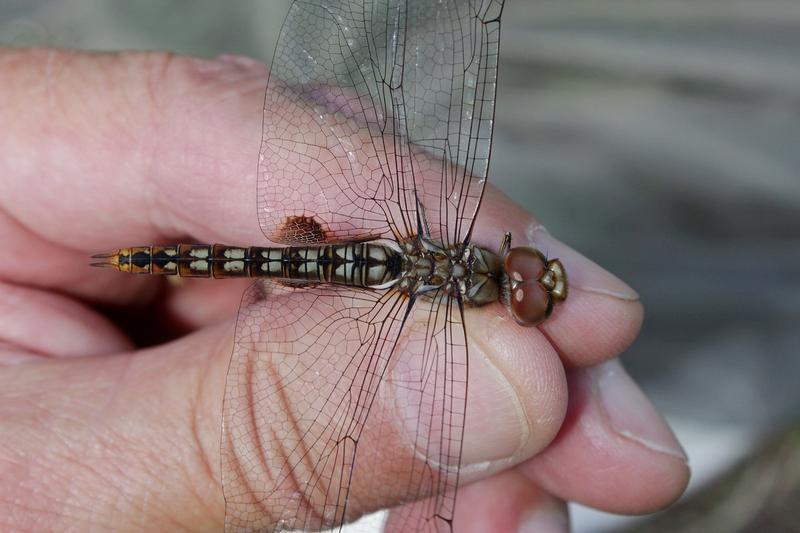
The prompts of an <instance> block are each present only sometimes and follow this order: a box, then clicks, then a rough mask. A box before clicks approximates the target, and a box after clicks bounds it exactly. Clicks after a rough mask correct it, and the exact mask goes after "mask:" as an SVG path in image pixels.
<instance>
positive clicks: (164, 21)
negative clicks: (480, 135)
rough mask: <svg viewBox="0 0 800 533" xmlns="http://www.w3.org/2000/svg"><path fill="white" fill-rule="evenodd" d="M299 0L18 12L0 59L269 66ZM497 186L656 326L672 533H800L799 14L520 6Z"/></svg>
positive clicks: (507, 66) (22, 1)
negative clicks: (109, 54) (672, 487)
mask: <svg viewBox="0 0 800 533" xmlns="http://www.w3.org/2000/svg"><path fill="white" fill-rule="evenodd" d="M287 6H288V2H287V1H285V0H238V1H237V2H226V3H223V2H219V1H217V0H172V1H169V2H164V1H156V0H137V1H136V2H130V1H125V0H0V45H4V46H64V47H77V48H85V49H96V50H119V49H170V50H174V51H176V52H179V53H184V54H192V55H198V56H206V57H213V56H216V55H218V54H220V53H236V54H246V55H250V56H253V57H257V58H259V59H261V60H263V61H269V59H270V58H271V55H272V50H273V47H274V44H275V40H276V38H277V33H278V30H279V28H280V24H281V23H282V21H283V17H284V15H285V13H286V10H287ZM500 63H501V67H500V81H499V89H498V102H497V125H496V130H495V145H494V152H493V161H492V173H491V180H492V182H493V183H494V184H496V185H497V186H499V187H500V188H502V189H504V190H505V191H506V192H508V193H509V194H512V195H513V196H514V198H516V199H524V203H525V204H526V206H527V207H528V208H529V209H530V210H532V211H533V212H535V213H536V214H537V216H538V217H539V218H540V220H542V221H543V223H544V224H545V225H546V226H547V227H548V228H549V229H550V231H551V232H552V233H554V234H555V235H557V236H558V237H559V238H560V239H562V240H563V241H565V242H568V243H570V244H571V245H573V246H574V247H576V248H577V249H579V250H581V251H582V252H583V253H585V254H586V255H588V256H589V257H591V258H593V259H595V260H596V261H597V262H598V263H600V264H602V265H604V266H605V267H607V268H608V269H609V270H611V271H612V272H615V273H616V274H618V275H619V276H620V277H621V278H623V279H625V280H626V281H628V282H629V283H630V284H631V285H633V287H635V288H636V289H637V290H638V291H639V293H640V294H641V296H642V300H643V301H644V304H645V307H646V309H647V313H648V315H647V320H646V322H645V325H644V329H643V331H642V335H641V337H640V338H639V340H638V341H637V342H636V344H635V345H634V346H633V347H632V348H631V349H630V350H629V351H628V352H627V353H626V354H625V355H624V358H623V359H624V362H625V364H626V366H627V367H628V369H629V371H630V372H631V374H633V376H634V377H635V378H636V379H637V380H638V381H639V382H640V383H641V384H642V386H643V388H644V389H645V391H646V392H647V393H648V394H649V395H650V397H651V398H652V399H653V400H654V402H655V403H656V405H658V406H659V407H660V408H661V409H662V410H663V411H664V412H665V413H666V416H667V418H668V419H669V421H670V423H671V424H672V426H673V427H674V429H675V431H676V433H677V434H678V436H679V438H680V440H681V441H682V442H683V443H684V444H685V447H686V449H687V452H688V454H689V456H690V462H691V466H692V469H693V472H694V477H693V479H692V484H691V486H690V490H689V491H688V493H687V494H686V495H685V496H684V498H683V499H682V500H681V502H679V503H678V504H677V505H676V506H674V507H673V508H672V509H670V510H668V511H666V512H664V513H661V514H659V515H657V516H651V517H640V518H623V517H617V516H612V515H607V514H603V513H598V512H595V511H591V510H588V509H584V508H581V507H580V506H574V507H573V508H572V519H573V524H574V527H575V530H576V531H577V532H581V533H589V532H592V533H600V532H620V531H625V532H648V533H649V532H659V533H660V532H675V531H679V532H725V533H731V532H739V531H741V532H749V531H767V532H778V533H781V532H793V531H800V0H603V1H587V0H552V1H546V0H540V1H534V2H524V1H522V0H509V1H508V4H507V6H506V11H505V14H504V22H503V32H502V44H501V61H500Z"/></svg>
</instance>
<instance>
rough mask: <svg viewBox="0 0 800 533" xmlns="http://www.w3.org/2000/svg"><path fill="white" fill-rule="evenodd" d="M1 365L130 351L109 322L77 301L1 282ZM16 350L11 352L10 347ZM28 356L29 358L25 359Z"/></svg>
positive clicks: (124, 338)
mask: <svg viewBox="0 0 800 533" xmlns="http://www.w3.org/2000/svg"><path fill="white" fill-rule="evenodd" d="M0 340H2V342H3V343H4V344H6V345H7V347H8V348H7V350H6V356H0V364H3V363H4V362H5V363H9V362H11V361H12V360H13V361H17V362H19V361H22V360H24V359H29V358H31V357H33V358H39V357H72V356H85V355H97V354H104V353H114V352H119V351H123V350H128V349H130V347H131V345H130V343H129V341H128V340H127V338H126V337H125V336H124V335H123V334H122V333H121V332H120V331H119V330H118V329H117V328H116V327H114V325H113V324H111V323H110V322H109V321H108V320H107V319H105V318H103V317H102V316H101V315H99V314H98V313H96V312H94V311H92V310H91V309H89V308H87V307H86V306H84V305H81V304H79V303H77V302H75V301H74V300H72V299H70V298H67V297H64V296H60V295H57V294H52V293H48V292H44V291H40V290H36V289H31V288H26V287H18V286H14V285H12V284H10V283H3V282H0ZM12 346H13V347H14V349H13V350H12V349H11V347H12ZM25 353H27V354H28V357H22V355H23V354H25Z"/></svg>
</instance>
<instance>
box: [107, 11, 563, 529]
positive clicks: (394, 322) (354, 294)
mask: <svg viewBox="0 0 800 533" xmlns="http://www.w3.org/2000/svg"><path fill="white" fill-rule="evenodd" d="M502 11H503V0H434V1H416V2H415V1H411V0H408V1H406V0H358V1H355V0H349V1H345V2H330V1H325V0H296V1H295V2H293V3H292V5H291V6H290V9H289V12H288V15H287V17H286V20H285V22H284V24H283V27H282V29H281V32H280V36H279V39H278V43H277V48H276V51H275V56H274V59H273V62H272V66H271V70H270V75H269V78H268V81H267V86H266V93H265V100H264V109H263V113H264V119H263V131H262V140H261V142H262V144H261V150H260V154H259V162H258V177H257V195H256V196H257V197H256V204H257V212H258V222H259V225H260V228H261V230H262V231H263V233H264V235H265V237H266V239H267V240H268V241H269V242H268V243H265V244H267V245H265V246H252V247H239V246H227V245H219V244H217V245H206V244H179V245H162V246H140V247H129V248H122V249H119V250H115V251H113V252H108V253H103V254H98V255H97V256H95V258H97V259H98V261H97V262H96V263H95V264H96V265H98V266H106V267H112V268H116V269H118V270H120V271H122V272H130V273H140V274H160V275H176V276H185V277H201V278H241V277H252V278H255V281H254V283H253V284H252V285H251V286H250V288H249V289H248V290H247V291H246V292H245V294H244V296H243V299H242V303H241V307H240V310H239V314H238V318H237V322H236V329H235V338H234V348H233V353H232V356H231V362H230V367H229V370H228V375H227V382H226V388H225V399H224V405H223V428H222V445H221V465H222V470H221V471H222V485H223V492H224V496H225V502H226V518H225V527H226V530H228V531H282V530H320V529H326V528H328V529H340V528H341V527H342V526H343V525H344V524H345V523H347V522H349V521H351V520H353V519H354V518H355V517H356V514H355V513H356V512H362V511H364V510H365V509H366V510H369V509H375V508H377V507H379V506H381V505H386V502H396V503H397V504H400V503H402V502H406V501H416V500H424V501H425V503H424V505H423V509H422V512H418V511H417V512H414V513H410V512H409V513H408V515H407V516H405V517H403V523H404V525H403V527H402V530H403V531H452V528H453V518H454V509H455V498H456V494H457V491H456V489H457V487H458V484H459V469H460V464H461V445H462V439H463V433H464V418H465V413H466V409H467V405H466V401H467V388H468V366H469V358H468V351H467V332H466V331H465V326H464V312H465V309H466V308H469V307H480V306H482V305H486V304H489V303H493V302H497V301H501V302H503V303H504V304H505V305H506V306H507V307H508V309H509V312H510V313H511V316H513V318H514V319H515V320H516V322H518V323H519V324H520V325H522V326H535V325H538V324H540V323H541V322H542V321H544V320H545V319H546V318H547V317H549V316H550V315H551V313H552V312H553V310H554V307H555V306H556V305H558V304H559V303H561V302H563V301H564V300H565V299H566V297H567V292H568V282H567V275H566V272H565V269H564V266H563V265H562V263H561V262H560V261H559V260H558V259H548V258H546V257H545V255H544V254H542V253H541V252H540V251H539V250H537V249H535V248H531V247H511V236H510V234H508V233H506V234H505V237H504V238H503V240H502V242H501V243H500V244H499V246H498V247H497V248H495V249H494V250H491V249H489V248H487V247H484V246H480V245H479V244H477V243H473V242H472V239H471V237H472V234H473V227H474V222H475V217H476V214H477V213H478V210H479V207H480V204H481V199H482V197H483V192H484V188H485V184H486V178H487V176H488V172H489V160H490V148H491V142H492V130H493V124H494V108H495V94H496V85H497V68H498V54H499V38H500V20H501V15H502ZM390 389H391V390H390ZM398 398H401V399H398ZM400 443H405V444H400ZM386 464H388V465H391V466H390V467H389V468H388V469H387V468H385V467H381V465H386ZM365 487H368V490H367V489H365Z"/></svg>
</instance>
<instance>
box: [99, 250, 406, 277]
mask: <svg viewBox="0 0 800 533" xmlns="http://www.w3.org/2000/svg"><path fill="white" fill-rule="evenodd" d="M94 257H95V258H96V259H103V261H102V262H97V263H94V266H104V267H110V268H115V269H117V270H120V271H122V272H131V273H134V274H163V275H173V276H182V277H192V278H212V277H213V278H241V277H266V278H278V279H283V280H296V281H307V282H310V283H336V284H340V285H351V286H357V287H379V286H384V285H386V284H388V283H390V282H391V281H393V280H395V279H397V277H398V276H399V274H400V270H401V263H402V261H401V258H400V255H399V253H398V252H396V251H395V250H393V249H391V248H389V247H387V246H384V245H382V244H376V243H347V244H328V245H321V246H297V247H295V246H288V247H282V248H261V247H256V246H251V247H249V248H240V247H235V246H226V245H222V244H214V245H209V244H178V245H170V246H140V247H132V248H122V249H120V250H116V251H113V252H109V253H105V254H98V255H96V256H94Z"/></svg>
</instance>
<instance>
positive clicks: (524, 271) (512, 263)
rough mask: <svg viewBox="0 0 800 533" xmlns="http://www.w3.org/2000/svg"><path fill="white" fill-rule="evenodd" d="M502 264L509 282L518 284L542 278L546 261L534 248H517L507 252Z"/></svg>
mask: <svg viewBox="0 0 800 533" xmlns="http://www.w3.org/2000/svg"><path fill="white" fill-rule="evenodd" d="M504 263H505V267H506V273H507V274H508V277H509V278H511V282H512V283H515V282H516V283H519V282H522V281H528V280H538V279H539V278H540V277H542V274H544V269H545V267H546V264H547V261H546V260H545V258H544V257H543V256H542V254H541V253H540V252H539V251H538V250H536V249H535V248H530V247H528V246H519V247H517V248H512V249H511V250H509V252H508V253H507V254H506V257H505V259H504Z"/></svg>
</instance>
